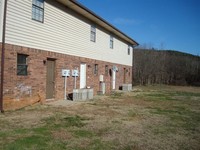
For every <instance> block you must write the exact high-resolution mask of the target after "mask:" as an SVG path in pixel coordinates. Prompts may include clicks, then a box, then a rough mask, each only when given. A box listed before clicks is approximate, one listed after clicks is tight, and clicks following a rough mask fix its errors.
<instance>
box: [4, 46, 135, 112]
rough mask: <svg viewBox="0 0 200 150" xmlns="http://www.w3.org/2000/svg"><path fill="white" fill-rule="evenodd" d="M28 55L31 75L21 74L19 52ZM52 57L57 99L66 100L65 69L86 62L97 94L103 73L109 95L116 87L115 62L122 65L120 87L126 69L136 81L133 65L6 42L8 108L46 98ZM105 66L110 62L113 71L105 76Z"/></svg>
mask: <svg viewBox="0 0 200 150" xmlns="http://www.w3.org/2000/svg"><path fill="white" fill-rule="evenodd" d="M18 53H20V54H26V55H28V60H27V62H28V75H27V76H17V54H18ZM48 58H52V59H54V60H55V99H56V100H58V99H63V95H64V78H63V77H62V74H61V70H62V69H70V70H72V69H74V68H79V69H80V64H81V63H86V74H87V75H86V78H87V79H86V81H87V86H90V87H92V88H94V93H95V94H96V93H97V91H99V90H100V89H99V75H104V81H105V83H106V94H109V93H110V91H111V88H112V82H111V80H112V75H111V73H110V72H111V71H110V70H111V68H112V67H113V65H115V66H117V67H118V68H119V71H118V72H117V73H116V89H119V87H120V86H121V85H122V84H123V82H124V68H125V69H126V73H125V76H126V77H125V78H126V81H125V82H126V83H132V67H131V66H125V65H120V64H114V63H109V62H104V61H99V60H94V59H88V58H82V57H76V56H70V55H65V54H60V53H54V52H50V51H44V50H38V49H33V48H27V47H21V46H16V45H11V44H6V45H5V72H4V75H5V76H4V90H3V93H4V109H5V110H8V109H16V108H19V107H23V106H26V105H29V104H32V103H35V102H38V101H45V100H46V76H47V75H46V73H47V66H46V63H45V62H46V61H47V59H48ZM95 64H98V75H94V65H95ZM105 65H108V68H109V73H108V75H105ZM73 87H74V78H73V77H69V78H68V80H67V93H68V94H69V93H72V91H73ZM76 87H77V88H79V87H80V77H78V78H77V85H76Z"/></svg>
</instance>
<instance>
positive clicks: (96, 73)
mask: <svg viewBox="0 0 200 150" xmlns="http://www.w3.org/2000/svg"><path fill="white" fill-rule="evenodd" d="M94 74H95V75H98V64H95V65H94Z"/></svg>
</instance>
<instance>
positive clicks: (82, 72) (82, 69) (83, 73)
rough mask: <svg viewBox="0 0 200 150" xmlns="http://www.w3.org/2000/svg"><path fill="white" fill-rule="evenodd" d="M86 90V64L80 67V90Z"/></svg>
mask: <svg viewBox="0 0 200 150" xmlns="http://www.w3.org/2000/svg"><path fill="white" fill-rule="evenodd" d="M83 88H86V64H81V66H80V89H83Z"/></svg>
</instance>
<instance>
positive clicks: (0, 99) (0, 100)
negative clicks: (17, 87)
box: [0, 0, 7, 113]
mask: <svg viewBox="0 0 200 150" xmlns="http://www.w3.org/2000/svg"><path fill="white" fill-rule="evenodd" d="M6 12H7V0H5V1H4V15H3V32H2V33H3V35H2V51H1V87H0V88H1V91H0V112H1V113H3V112H4V110H3V80H4V60H5V35H6Z"/></svg>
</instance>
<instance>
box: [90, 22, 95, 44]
mask: <svg viewBox="0 0 200 150" xmlns="http://www.w3.org/2000/svg"><path fill="white" fill-rule="evenodd" d="M90 32H91V33H90V41H92V42H96V27H95V26H91V31H90Z"/></svg>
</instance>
